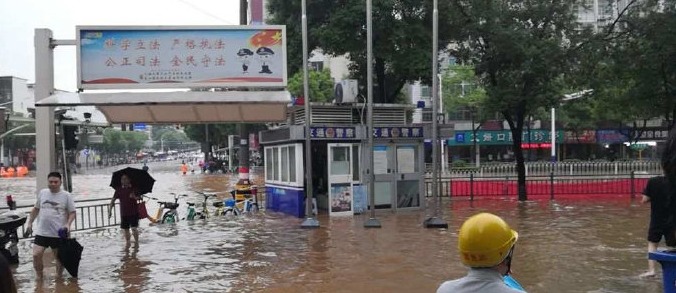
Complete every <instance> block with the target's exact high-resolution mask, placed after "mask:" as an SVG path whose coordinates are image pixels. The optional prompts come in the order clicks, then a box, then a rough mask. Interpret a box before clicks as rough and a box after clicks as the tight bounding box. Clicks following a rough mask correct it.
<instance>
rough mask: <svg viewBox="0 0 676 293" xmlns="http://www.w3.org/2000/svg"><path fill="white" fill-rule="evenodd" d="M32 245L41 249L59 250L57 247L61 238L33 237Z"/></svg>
mask: <svg viewBox="0 0 676 293" xmlns="http://www.w3.org/2000/svg"><path fill="white" fill-rule="evenodd" d="M33 244H35V245H38V246H42V247H45V248H46V247H51V248H52V249H57V248H59V245H60V244H61V238H59V237H45V236H40V235H35V239H33Z"/></svg>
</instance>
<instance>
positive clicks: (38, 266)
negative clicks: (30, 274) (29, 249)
mask: <svg viewBox="0 0 676 293" xmlns="http://www.w3.org/2000/svg"><path fill="white" fill-rule="evenodd" d="M44 254H45V247H42V246H40V245H36V244H33V268H34V269H35V278H36V279H38V280H41V279H42V277H43V274H42V269H43V268H44V265H43V264H42V256H44Z"/></svg>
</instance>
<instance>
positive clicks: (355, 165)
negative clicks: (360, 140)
mask: <svg viewBox="0 0 676 293" xmlns="http://www.w3.org/2000/svg"><path fill="white" fill-rule="evenodd" d="M360 159H361V158H360V157H359V145H353V146H352V181H359V178H360V175H361V170H360V169H359V160H360Z"/></svg>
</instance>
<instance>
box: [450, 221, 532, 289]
mask: <svg viewBox="0 0 676 293" xmlns="http://www.w3.org/2000/svg"><path fill="white" fill-rule="evenodd" d="M518 238H519V234H518V233H516V231H514V230H512V228H510V227H509V225H507V223H506V222H505V221H504V220H502V219H501V218H500V217H498V216H496V215H493V214H489V213H480V214H477V215H474V216H472V217H470V218H469V219H467V220H466V221H465V223H463V224H462V227H460V233H459V234H458V252H459V253H460V259H461V260H462V263H463V264H465V265H466V266H468V267H470V270H469V273H468V274H467V276H465V277H463V278H460V279H456V280H451V281H446V282H444V283H443V284H441V286H439V289H437V293H450V292H453V293H465V292H467V293H469V292H472V293H474V292H482V293H517V292H518V293H521V292H524V291H523V290H520V289H521V288H520V286H519V287H514V286H512V285H508V284H507V283H506V281H505V280H503V278H504V277H505V276H507V275H509V273H510V270H511V265H512V254H513V252H514V245H515V244H516V241H517V239H518ZM516 288H519V289H516Z"/></svg>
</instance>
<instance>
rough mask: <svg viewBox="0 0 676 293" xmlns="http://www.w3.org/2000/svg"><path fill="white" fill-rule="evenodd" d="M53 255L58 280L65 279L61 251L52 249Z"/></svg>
mask: <svg viewBox="0 0 676 293" xmlns="http://www.w3.org/2000/svg"><path fill="white" fill-rule="evenodd" d="M52 253H53V254H54V266H55V267H56V278H57V279H60V278H62V277H63V265H62V264H61V261H60V260H59V250H58V249H54V248H52Z"/></svg>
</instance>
